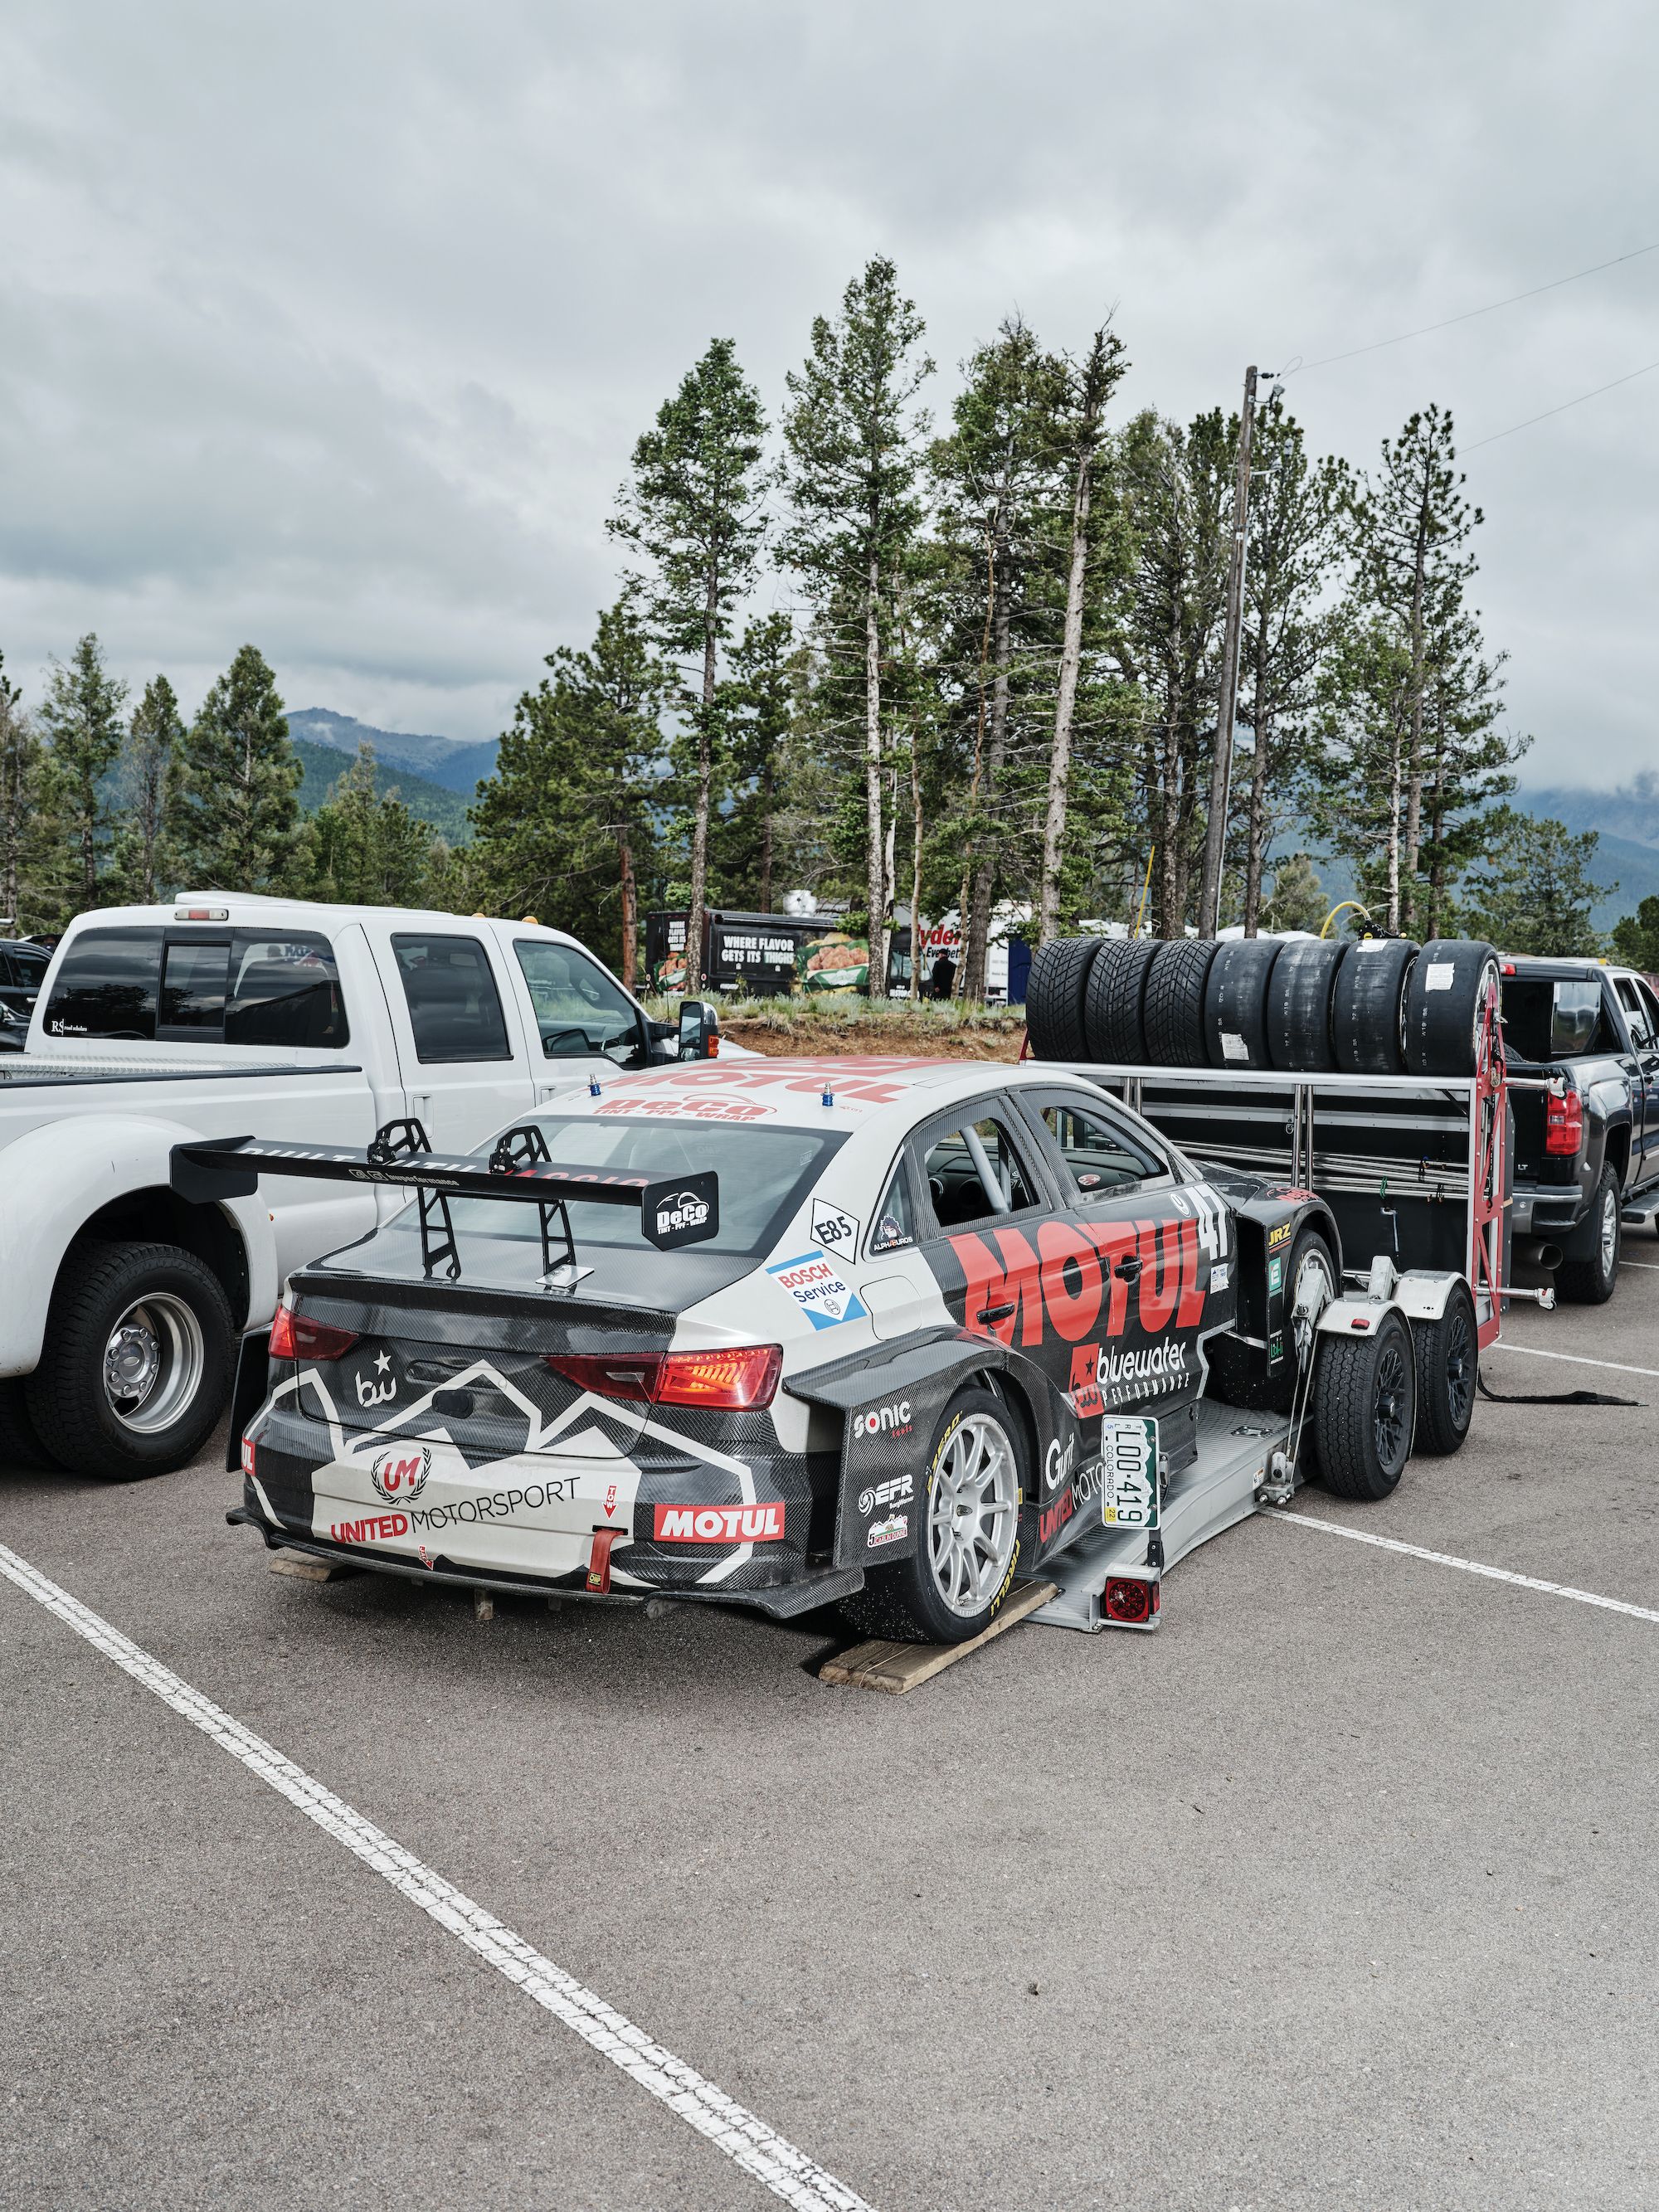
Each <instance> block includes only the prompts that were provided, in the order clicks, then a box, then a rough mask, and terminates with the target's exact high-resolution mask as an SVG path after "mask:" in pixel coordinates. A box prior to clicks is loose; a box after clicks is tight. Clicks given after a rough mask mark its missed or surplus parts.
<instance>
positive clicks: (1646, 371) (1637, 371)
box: [1463, 361, 1659, 453]
mask: <svg viewBox="0 0 1659 2212" xmlns="http://www.w3.org/2000/svg"><path fill="white" fill-rule="evenodd" d="M1656 368H1659V361H1650V362H1649V363H1648V365H1647V367H1646V368H1633V369H1632V371H1631V373H1630V374H1629V375H1628V376H1615V377H1614V378H1613V382H1612V383H1611V384H1598V385H1597V386H1596V387H1595V391H1594V392H1580V393H1579V395H1578V397H1577V398H1576V399H1564V400H1563V401H1562V402H1561V404H1560V405H1559V407H1547V408H1546V409H1545V410H1544V411H1543V413H1542V414H1541V415H1528V417H1527V419H1526V421H1525V422H1511V423H1510V427H1509V428H1508V429H1507V430H1494V431H1493V432H1492V435H1491V437H1490V438H1477V439H1476V440H1475V441H1474V445H1472V446H1465V447H1464V448H1463V451H1464V452H1465V453H1477V452H1478V451H1479V450H1480V447H1482V446H1495V445H1496V444H1497V443H1498V440H1499V439H1500V438H1512V437H1513V436H1514V435H1515V434H1516V431H1517V430H1530V429H1531V428H1532V426H1533V424H1534V422H1548V420H1549V418H1550V416H1552V415H1565V413H1566V411H1567V410H1568V408H1569V407H1582V406H1583V404H1584V402H1585V401H1586V400H1587V399H1599V398H1601V394H1602V393H1603V392H1613V391H1616V390H1617V389H1618V387H1619V386H1620V385H1621V384H1633V383H1634V382H1635V381H1636V380H1637V378H1638V376H1651V375H1652V374H1653V372H1654V370H1655V369H1656Z"/></svg>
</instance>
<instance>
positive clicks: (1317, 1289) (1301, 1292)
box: [1291, 1244, 1336, 1374]
mask: <svg viewBox="0 0 1659 2212" xmlns="http://www.w3.org/2000/svg"><path fill="white" fill-rule="evenodd" d="M1335 1296H1336V1282H1335V1279H1334V1276H1333V1275H1332V1273H1331V1263H1330V1261H1329V1258H1328V1256H1327V1254H1326V1251H1325V1247H1324V1246H1323V1245H1322V1244H1310V1245H1309V1247H1308V1249H1307V1250H1306V1251H1305V1252H1304V1254H1303V1255H1302V1264H1301V1266H1300V1267H1298V1268H1297V1271H1296V1281H1295V1283H1294V1284H1293V1285H1291V1343H1292V1344H1293V1345H1294V1346H1295V1347H1296V1364H1297V1368H1298V1369H1299V1370H1301V1371H1302V1372H1303V1373H1304V1374H1305V1373H1306V1371H1307V1369H1308V1364H1309V1362H1310V1360H1311V1359H1312V1358H1313V1349H1314V1333H1315V1331H1316V1329H1317V1328H1318V1326H1319V1316H1320V1315H1321V1314H1322V1313H1323V1312H1324V1310H1325V1309H1326V1307H1327V1306H1328V1305H1329V1304H1330V1302H1331V1300H1332V1299H1333V1298H1334V1297H1335Z"/></svg>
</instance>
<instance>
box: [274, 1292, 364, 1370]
mask: <svg viewBox="0 0 1659 2212" xmlns="http://www.w3.org/2000/svg"><path fill="white" fill-rule="evenodd" d="M356 1341H357V1332H356V1329H355V1328H335V1327H334V1325H333V1323H332V1322H325V1321H313V1319H312V1317H311V1316H310V1315H309V1314H304V1313H296V1312H295V1310H294V1308H293V1307H292V1306H291V1305H289V1303H288V1301H287V1299H286V1298H284V1299H283V1303H282V1304H281V1305H279V1306H278V1307H277V1309H276V1319H275V1320H274V1321H273V1322H271V1324H270V1356H271V1358H273V1359H343V1358H345V1356H346V1354H347V1352H349V1351H350V1349H351V1347H352V1346H353V1345H354V1344H356Z"/></svg>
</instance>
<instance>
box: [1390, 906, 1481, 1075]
mask: <svg viewBox="0 0 1659 2212" xmlns="http://www.w3.org/2000/svg"><path fill="white" fill-rule="evenodd" d="M1497 1011H1498V952H1497V948H1496V947H1495V946H1493V945H1485V944H1482V943H1480V942H1479V941H1478V940H1476V939H1467V938H1461V937H1433V938H1431V939H1430V940H1429V942H1428V943H1427V944H1426V945H1425V946H1424V947H1423V950H1422V952H1421V954H1420V955H1419V958H1418V961H1417V963H1416V965H1415V966H1414V967H1413V969H1412V972H1411V975H1410V979H1409V980H1408V981H1407V985H1406V1066H1407V1069H1408V1070H1409V1071H1410V1073H1412V1074H1413V1075H1478V1074H1479V1073H1480V1057H1481V1048H1482V1043H1483V1041H1484V1039H1485V1037H1486V1033H1487V1030H1488V1029H1489V1028H1490V1027H1491V1025H1492V1023H1493V1021H1494V1020H1495V1018H1496V1015H1497Z"/></svg>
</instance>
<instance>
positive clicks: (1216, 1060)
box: [1204, 937, 1279, 1067]
mask: <svg viewBox="0 0 1659 2212" xmlns="http://www.w3.org/2000/svg"><path fill="white" fill-rule="evenodd" d="M1278 958H1279V939H1277V938H1276V937H1237V938H1231V939H1228V941H1227V942H1226V943H1225V945H1221V946H1219V947H1218V950H1217V952H1216V956H1215V958H1214V959H1213V960H1212V962H1211V963H1210V975H1209V980H1208V981H1207V982H1206V985H1205V987H1204V1029H1205V1040H1206V1043H1207V1044H1208V1046H1209V1049H1210V1065H1211V1066H1212V1067H1267V1066H1271V1065H1272V1063H1271V1061H1270V1060H1269V1058H1268V1052H1267V992H1268V989H1269V987H1270V986H1271V984H1272V981H1273V968H1274V965H1275V963H1276V962H1277V961H1278Z"/></svg>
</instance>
